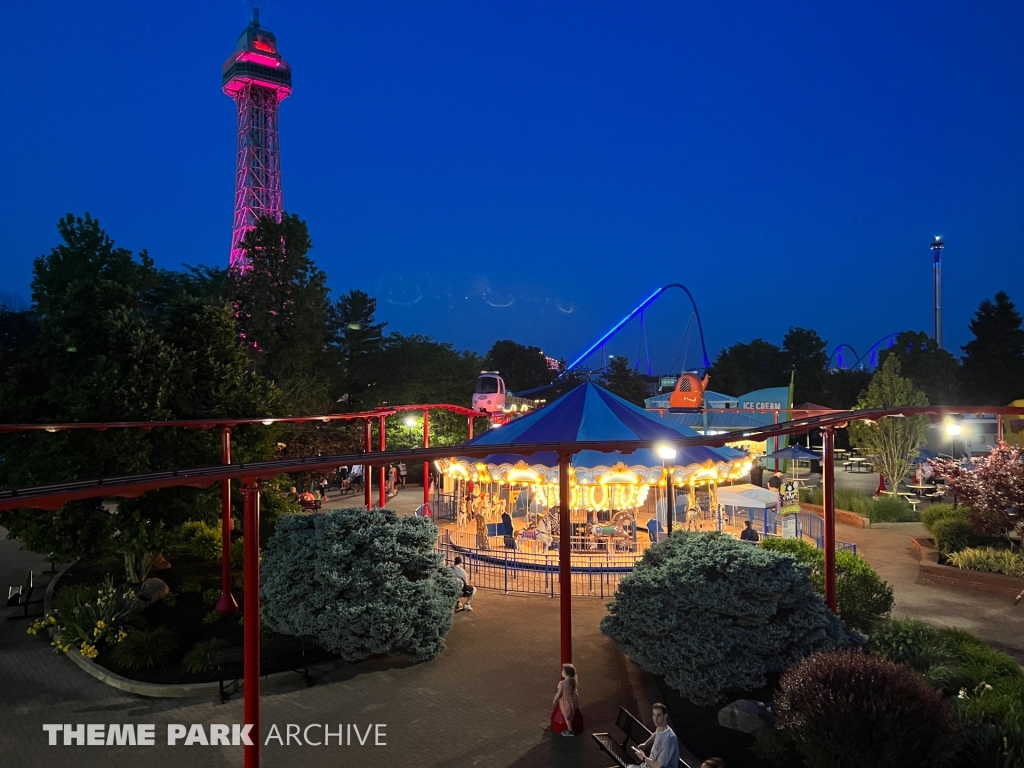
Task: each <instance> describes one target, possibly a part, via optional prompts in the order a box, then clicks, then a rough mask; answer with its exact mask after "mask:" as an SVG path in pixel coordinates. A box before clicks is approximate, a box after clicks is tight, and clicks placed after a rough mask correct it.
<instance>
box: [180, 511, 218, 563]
mask: <svg viewBox="0 0 1024 768" xmlns="http://www.w3.org/2000/svg"><path fill="white" fill-rule="evenodd" d="M181 530H182V538H183V539H184V541H185V543H186V546H187V547H188V551H189V552H190V553H192V555H193V556H195V557H197V558H199V559H200V560H219V559H220V556H221V535H220V527H219V526H217V527H214V526H212V525H207V524H206V523H204V522H203V521H201V520H190V521H189V522H187V523H185V524H184V525H183V526H182V527H181Z"/></svg>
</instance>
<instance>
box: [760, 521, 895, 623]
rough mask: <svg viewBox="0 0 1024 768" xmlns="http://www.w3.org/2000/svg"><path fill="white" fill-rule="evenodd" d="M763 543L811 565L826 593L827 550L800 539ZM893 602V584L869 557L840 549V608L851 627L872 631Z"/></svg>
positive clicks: (813, 580) (814, 580)
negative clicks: (875, 567)
mask: <svg viewBox="0 0 1024 768" xmlns="http://www.w3.org/2000/svg"><path fill="white" fill-rule="evenodd" d="M761 546H762V548H764V549H767V550H769V551H772V552H779V553H782V554H788V555H792V556H793V557H795V558H796V560H797V561H798V562H801V563H807V564H808V565H810V566H811V584H812V585H813V586H814V589H815V591H816V592H817V593H818V594H819V595H824V594H825V553H824V552H822V551H821V550H820V549H817V548H816V547H813V546H811V545H810V544H808V543H807V542H805V541H800V540H798V539H764V540H763V541H762V542H761ZM892 605H893V593H892V587H890V586H889V585H888V584H887V583H886V582H884V581H882V580H881V579H880V578H879V577H878V574H877V573H875V570H874V569H873V568H872V567H871V566H870V565H868V563H867V562H866V561H865V560H862V559H861V558H859V557H857V556H856V555H854V554H851V553H850V552H836V609H837V611H838V612H839V617H840V618H841V619H842V620H843V621H844V622H845V624H846V626H847V627H849V628H850V629H855V630H857V631H858V632H863V633H865V634H869V633H870V632H871V630H872V627H874V625H875V623H876V622H878V621H879V620H880V619H882V618H884V617H886V616H888V615H889V612H890V611H891V610H892Z"/></svg>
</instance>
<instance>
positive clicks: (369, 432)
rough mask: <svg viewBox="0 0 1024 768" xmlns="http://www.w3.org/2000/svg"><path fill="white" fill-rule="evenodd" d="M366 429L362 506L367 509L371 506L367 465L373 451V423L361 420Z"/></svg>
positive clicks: (368, 468)
mask: <svg viewBox="0 0 1024 768" xmlns="http://www.w3.org/2000/svg"><path fill="white" fill-rule="evenodd" d="M363 426H364V427H366V462H364V463H363V496H364V499H363V505H364V506H365V507H366V508H367V509H369V508H370V506H371V505H372V504H373V491H372V489H371V486H372V485H373V469H372V468H371V467H370V465H369V463H368V462H369V461H370V451H372V450H373V423H372V422H371V421H370V420H369V419H364V420H363Z"/></svg>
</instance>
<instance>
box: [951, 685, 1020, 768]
mask: <svg viewBox="0 0 1024 768" xmlns="http://www.w3.org/2000/svg"><path fill="white" fill-rule="evenodd" d="M954 703H955V709H956V713H957V718H958V719H959V721H960V723H961V727H962V728H963V748H962V750H961V752H960V753H959V754H958V755H957V757H956V760H955V765H956V766H957V767H958V768H960V767H961V766H962V768H977V766H994V767H998V768H1006V767H1008V766H1013V767H1014V768H1020V766H1024V680H1012V681H1004V682H1002V683H999V684H997V685H995V686H991V685H983V686H978V687H977V688H975V689H974V690H972V691H965V692H964V693H963V694H962V695H960V696H958V697H957V699H956V700H955V702H954Z"/></svg>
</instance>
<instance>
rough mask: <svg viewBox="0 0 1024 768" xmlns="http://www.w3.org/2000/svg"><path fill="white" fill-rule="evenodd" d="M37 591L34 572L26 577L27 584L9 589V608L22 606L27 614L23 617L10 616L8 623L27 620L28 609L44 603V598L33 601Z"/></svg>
mask: <svg viewBox="0 0 1024 768" xmlns="http://www.w3.org/2000/svg"><path fill="white" fill-rule="evenodd" d="M33 591H35V574H33V573H32V571H29V572H28V576H26V577H25V583H24V584H22V585H21V586H17V587H8V588H7V607H8V608H12V607H16V606H19V605H20V606H22V607H23V608H24V609H25V612H24V613H23V614H22V615H21V616H8V617H7V620H8V621H14V620H16V619H27V618H29V615H28V607H29V606H30V605H38V604H39V603H41V602H43V599H42V598H39V599H38V600H33V599H32V593H33Z"/></svg>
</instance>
